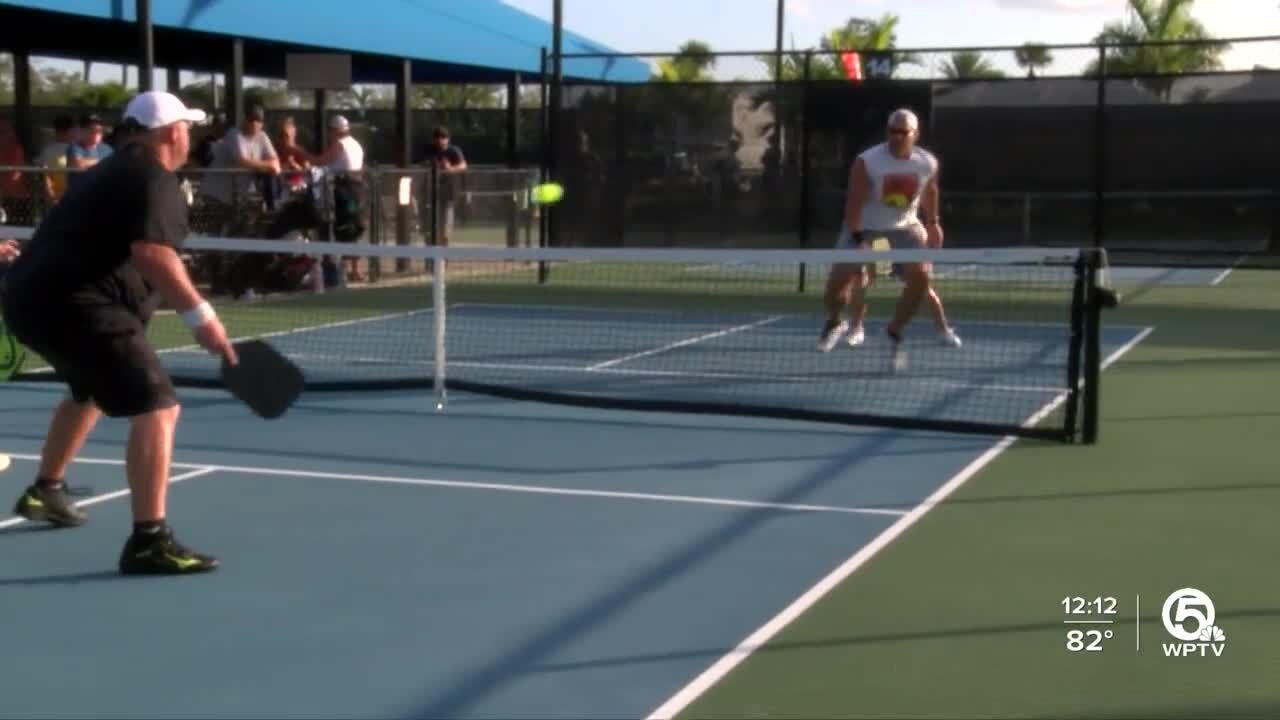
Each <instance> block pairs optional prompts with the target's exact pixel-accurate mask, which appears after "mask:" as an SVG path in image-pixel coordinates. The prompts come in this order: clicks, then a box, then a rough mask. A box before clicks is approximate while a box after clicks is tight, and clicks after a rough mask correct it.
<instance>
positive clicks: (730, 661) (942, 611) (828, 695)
mask: <svg viewBox="0 0 1280 720" xmlns="http://www.w3.org/2000/svg"><path fill="white" fill-rule="evenodd" d="M1278 311H1280V276H1278V275H1277V274H1276V273H1274V272H1269V271H1248V270H1237V271H1235V272H1233V273H1231V274H1230V275H1228V276H1226V277H1224V278H1221V279H1219V282H1218V284H1217V285H1213V286H1210V285H1200V286H1198V287H1178V286H1168V285H1165V286H1155V287H1149V288H1146V289H1144V290H1143V292H1141V293H1140V294H1139V295H1138V296H1136V297H1131V298H1129V299H1128V301H1127V302H1125V303H1124V305H1123V306H1122V307H1121V308H1119V309H1117V310H1115V311H1111V312H1110V313H1109V316H1108V322H1109V323H1113V324H1125V325H1134V326H1137V325H1142V326H1154V328H1155V330H1154V332H1153V333H1151V334H1150V335H1149V336H1148V337H1147V338H1146V339H1145V341H1144V342H1142V343H1140V344H1139V345H1138V346H1137V347H1136V348H1135V349H1134V350H1133V351H1132V352H1131V353H1129V354H1128V355H1126V356H1125V357H1124V358H1123V359H1122V360H1121V361H1120V362H1118V363H1116V364H1115V365H1114V366H1113V367H1111V368H1110V369H1109V370H1108V371H1107V373H1106V374H1105V375H1104V378H1103V393H1102V398H1103V407H1102V427H1103V431H1102V438H1101V442H1100V444H1098V445H1097V446H1094V447H1079V446H1056V445H1051V444H1044V443H1037V442H1018V443H1014V444H1013V445H1012V446H1011V447H1009V449H1008V450H1007V451H1006V452H1003V453H1002V454H1000V455H999V456H998V457H997V458H996V459H995V460H994V461H993V462H991V463H990V464H989V465H987V466H986V467H985V468H983V469H982V470H981V471H980V472H978V473H976V474H975V475H974V476H973V477H972V478H970V479H968V480H967V482H964V483H963V484H962V485H960V486H959V488H958V489H956V490H955V491H954V492H953V493H952V494H951V495H950V496H948V497H946V498H945V500H943V501H941V502H940V503H939V504H937V505H936V506H934V507H933V508H932V509H931V510H930V511H928V512H927V513H924V514H923V515H921V516H920V519H919V521H918V522H916V523H914V524H911V525H909V527H908V529H907V530H906V531H905V532H903V533H902V534H901V535H900V536H898V537H896V539H894V540H893V542H891V543H890V544H888V545H887V546H886V547H884V548H882V549H881V550H880V552H878V553H874V554H872V555H871V556H870V559H868V560H867V561H866V562H865V563H858V562H857V561H855V563H853V564H856V565H857V568H856V572H854V573H853V574H852V575H850V576H849V577H848V578H847V579H846V580H844V581H843V582H840V583H838V584H834V589H832V590H831V591H830V592H829V593H826V594H825V595H821V597H820V599H817V601H816V603H813V604H812V606H809V604H808V603H805V604H804V605H803V606H799V607H793V608H790V610H792V611H795V612H789V613H785V614H784V616H783V617H782V618H781V619H780V621H779V622H777V623H775V626H774V627H773V628H771V629H774V630H776V629H777V628H778V627H780V628H781V629H780V631H779V632H777V633H776V634H764V635H759V636H755V637H752V638H751V639H750V640H751V642H749V643H745V644H744V647H741V648H739V651H738V652H737V653H736V655H734V654H731V655H730V656H729V657H728V658H727V659H724V660H721V658H722V656H724V652H720V651H717V652H708V653H707V656H706V658H705V660H706V665H707V666H708V667H712V665H713V663H717V661H720V662H719V663H718V664H717V665H716V666H715V667H713V669H712V671H709V672H708V674H705V675H704V676H702V677H700V678H698V679H697V680H695V681H694V682H693V683H691V685H690V686H689V687H687V688H686V689H685V692H684V693H683V694H682V695H679V696H677V697H676V698H673V701H672V702H671V703H669V704H668V705H666V706H664V708H663V709H662V711H661V712H659V713H658V714H660V715H665V714H667V713H668V712H678V714H679V716H681V717H687V718H765V717H806V718H819V717H840V718H864V717H916V718H960V717H1002V718H1006V717H1007V718H1012V717H1019V718H1024V717H1056V718H1071V717H1079V718H1084V717H1090V718H1093V717H1165V718H1171V717H1215V718H1226V717H1277V716H1280V684H1278V683H1276V681H1275V680H1276V678H1277V677H1278V676H1280V579H1277V576H1276V574H1275V572H1274V567H1275V562H1276V557H1277V554H1276V549H1277V548H1280V529H1277V524H1276V521H1275V512H1276V507H1277V500H1280V479H1277V476H1276V472H1275V471H1276V468H1277V467H1278V464H1277V462H1276V459H1275V457H1276V456H1275V449H1276V447H1277V443H1278V442H1280V409H1277V402H1276V400H1277V397H1280V395H1277V391H1276V388H1277V387H1280V323H1277V321H1276V318H1277V312H1278ZM904 524H905V522H904ZM891 532H892V531H891ZM847 569H848V568H846V570H847ZM761 582H768V578H767V577H762V578H761ZM1187 587H1191V588H1197V589H1199V590H1201V591H1203V592H1204V593H1206V594H1207V595H1208V596H1209V597H1210V598H1211V599H1212V601H1213V603H1214V604H1215V607H1216V612H1217V619H1216V621H1215V624H1216V625H1217V626H1218V627H1220V628H1221V629H1222V630H1223V631H1224V632H1225V635H1226V640H1225V643H1224V649H1223V650H1222V655H1221V656H1220V657H1215V656H1213V655H1212V654H1210V655H1209V656H1208V657H1199V656H1196V657H1190V658H1185V657H1167V656H1166V654H1165V651H1164V649H1163V646H1164V645H1165V644H1166V643H1171V642H1176V641H1175V640H1174V639H1173V638H1172V637H1171V636H1170V635H1169V634H1168V633H1167V632H1166V630H1165V628H1164V625H1163V623H1162V620H1161V611H1162V605H1163V603H1164V601H1165V599H1166V597H1168V596H1169V595H1170V594H1171V593H1173V592H1174V591H1177V590H1179V589H1181V588H1187ZM814 595H815V596H816V595H820V593H815V594H814ZM1069 596H1080V597H1084V598H1095V597H1098V596H1112V597H1114V598H1115V599H1116V614H1115V616H1114V621H1115V622H1114V624H1110V625H1076V626H1074V627H1075V628H1078V629H1081V630H1090V629H1096V630H1098V631H1100V632H1102V633H1111V635H1110V637H1109V638H1108V637H1106V636H1105V635H1104V637H1103V641H1102V643H1101V644H1102V648H1103V649H1102V650H1101V651H1100V652H1071V651H1069V650H1068V649H1067V632H1068V630H1070V629H1072V628H1071V627H1070V626H1068V625H1066V624H1065V622H1064V621H1065V620H1066V619H1067V616H1066V615H1065V614H1064V610H1063V604H1062V602H1063V599H1064V598H1066V597H1069ZM808 599H809V600H812V599H813V598H812V597H811V598H808ZM800 609H803V610H804V612H798V611H799V610H800ZM793 615H794V616H795V617H793ZM1099 617H1103V616H1098V615H1094V616H1089V617H1087V618H1086V619H1097V618H1099ZM1106 617H1108V618H1110V617H1111V616H1106ZM782 620H789V621H790V622H783V621H782ZM765 640H767V642H764V641H765ZM761 642H764V644H763V645H760V643H761ZM709 650H710V649H709ZM744 657H745V659H743V658H744ZM726 671H727V674H726Z"/></svg>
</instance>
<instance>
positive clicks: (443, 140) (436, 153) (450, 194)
mask: <svg viewBox="0 0 1280 720" xmlns="http://www.w3.org/2000/svg"><path fill="white" fill-rule="evenodd" d="M423 164H424V165H427V166H428V167H430V166H431V165H435V167H436V171H437V173H438V176H439V183H440V193H439V199H440V214H439V222H440V224H439V225H437V226H436V244H437V245H448V244H449V236H450V235H451V234H452V233H453V222H454V214H455V209H456V206H457V201H458V196H459V195H460V194H461V192H460V191H461V187H460V186H461V178H462V173H464V172H466V170H467V158H466V156H465V155H463V153H462V148H460V147H458V146H457V145H454V144H453V143H452V142H451V141H450V139H449V129H448V128H444V127H437V128H436V129H435V130H433V131H432V132H431V146H430V147H429V148H427V156H426V158H424V159H423ZM428 189H429V188H428ZM423 206H424V207H430V203H429V202H428V203H423ZM427 239H428V241H429V240H430V238H429V237H428V238H427Z"/></svg>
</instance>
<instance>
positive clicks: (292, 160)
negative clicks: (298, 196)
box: [279, 115, 314, 192]
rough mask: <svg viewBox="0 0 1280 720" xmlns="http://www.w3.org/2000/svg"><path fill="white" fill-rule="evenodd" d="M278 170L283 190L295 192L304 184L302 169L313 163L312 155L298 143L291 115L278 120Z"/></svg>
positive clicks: (296, 127) (304, 177)
mask: <svg viewBox="0 0 1280 720" xmlns="http://www.w3.org/2000/svg"><path fill="white" fill-rule="evenodd" d="M279 139H280V171H281V172H282V173H283V175H282V176H281V178H280V179H281V182H282V184H283V186H284V190H285V192H296V191H298V190H301V189H302V188H303V187H304V186H305V184H306V175H304V174H303V173H304V171H305V170H306V169H307V168H309V167H311V165H312V164H313V160H314V156H312V154H311V153H309V152H307V150H306V148H303V147H302V146H301V145H299V144H298V124H297V122H295V121H294V119H293V116H292V115H286V116H285V117H284V119H282V120H281V121H280V138H279Z"/></svg>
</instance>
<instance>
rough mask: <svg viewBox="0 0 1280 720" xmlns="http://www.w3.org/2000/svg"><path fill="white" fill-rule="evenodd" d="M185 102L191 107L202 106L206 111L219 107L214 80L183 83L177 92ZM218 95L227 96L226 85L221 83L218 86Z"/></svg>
mask: <svg viewBox="0 0 1280 720" xmlns="http://www.w3.org/2000/svg"><path fill="white" fill-rule="evenodd" d="M175 94H176V95H177V96H178V97H179V98H180V99H181V100H182V102H183V103H185V104H186V105H188V106H190V107H196V108H201V109H202V110H204V111H205V112H213V111H214V110H216V109H217V108H218V103H217V102H215V99H214V95H215V88H214V86H213V80H201V81H199V82H194V83H188V84H186V85H183V86H182V87H181V88H179V89H178V92H177V93H175ZM216 95H217V97H219V98H225V97H226V87H225V86H223V85H222V84H221V83H219V84H218V87H217V88H216Z"/></svg>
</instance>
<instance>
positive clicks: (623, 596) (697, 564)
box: [405, 389, 973, 717]
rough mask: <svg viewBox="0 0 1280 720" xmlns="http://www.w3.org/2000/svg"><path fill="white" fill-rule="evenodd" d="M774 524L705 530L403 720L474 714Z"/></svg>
mask: <svg viewBox="0 0 1280 720" xmlns="http://www.w3.org/2000/svg"><path fill="white" fill-rule="evenodd" d="M972 392H973V391H972V390H971V389H957V390H955V391H952V392H948V393H942V394H940V395H939V397H938V398H937V399H936V400H934V403H933V404H932V406H931V407H926V408H924V410H925V411H926V412H939V411H941V410H942V409H944V408H946V407H948V406H949V405H950V404H951V403H957V402H963V401H964V400H965V398H966V397H967V396H969V395H970V394H972ZM901 440H902V434H901V433H900V432H898V431H894V430H891V429H885V430H881V431H878V432H873V433H869V434H866V435H864V436H862V437H859V438H858V439H857V440H856V441H855V442H853V443H850V444H849V445H848V446H847V447H846V448H845V449H844V450H843V451H842V452H840V453H839V454H837V455H836V456H834V457H832V458H831V459H830V460H828V461H826V462H824V463H822V464H821V465H819V466H817V467H812V468H810V469H809V470H808V471H807V472H805V473H803V474H800V475H798V476H797V477H796V478H795V479H794V480H793V481H792V482H791V483H789V484H788V485H786V486H785V487H783V488H781V489H780V490H779V491H778V492H775V493H773V494H771V495H770V496H768V497H767V498H761V499H762V500H765V501H767V502H770V503H775V504H782V503H788V504H791V503H802V502H805V500H806V498H809V497H810V496H812V495H813V493H815V492H817V491H819V490H821V489H823V488H826V487H828V486H830V485H831V484H832V483H835V482H839V480H840V479H841V478H848V477H851V476H854V477H856V476H857V474H858V472H859V471H860V469H861V468H864V467H865V466H866V464H867V463H868V462H869V461H870V460H871V459H872V458H876V457H879V456H881V453H884V452H885V451H887V450H890V449H891V448H893V446H894V445H895V444H896V443H899V442H901ZM943 481H944V478H941V477H939V478H938V483H939V485H941V484H942V482H943ZM775 516H776V514H775V513H773V512H771V511H766V510H760V509H753V510H747V511H744V512H741V513H735V514H734V515H733V516H732V517H730V518H729V519H726V520H725V521H723V522H721V523H718V524H715V525H713V526H711V527H708V528H707V529H706V530H705V531H704V532H702V533H699V534H698V535H697V536H696V537H693V538H691V539H690V540H689V541H688V542H686V543H683V544H682V545H681V546H679V547H678V548H676V549H674V550H672V551H671V552H669V553H666V554H664V555H662V556H660V557H657V558H655V559H654V560H653V561H652V562H651V563H650V564H648V565H647V566H645V567H643V568H639V569H637V570H636V571H634V572H633V573H630V574H628V575H627V576H626V577H625V578H623V579H622V580H620V581H619V582H618V583H617V584H616V585H615V586H614V587H612V588H611V589H609V590H607V591H604V592H601V593H599V594H597V595H595V596H593V597H589V598H586V599H585V600H584V601H583V602H582V603H581V604H580V605H578V606H576V607H572V608H569V609H567V610H566V611H565V612H564V613H563V614H561V615H560V616H559V617H558V618H556V619H553V620H551V621H550V622H548V623H546V624H545V625H543V626H542V627H540V628H531V629H530V631H529V632H528V634H527V635H525V636H524V637H523V638H513V639H512V641H511V645H510V647H509V649H507V651H506V652H503V653H502V654H501V657H500V658H499V659H497V660H495V661H493V662H489V663H485V664H481V665H478V666H475V667H471V668H466V669H465V673H464V674H463V675H462V679H461V680H460V681H458V682H456V683H454V684H453V685H451V686H448V687H445V688H443V689H442V690H441V691H439V692H436V693H432V694H430V695H425V696H424V697H423V698H422V699H421V701H420V702H418V703H415V704H413V705H412V706H411V707H408V708H406V709H405V712H406V713H408V714H411V715H412V716H413V717H457V716H462V715H469V714H472V713H473V711H475V710H477V708H476V706H477V705H478V704H479V703H482V702H484V701H485V700H486V699H487V698H489V697H491V696H492V695H493V694H495V693H496V692H498V691H500V690H502V689H503V688H505V687H507V686H509V685H510V684H512V683H514V682H517V681H519V680H520V679H522V678H527V677H528V676H529V675H530V674H531V673H532V672H533V669H534V668H536V667H540V666H542V665H543V664H544V663H545V662H546V661H547V659H548V658H549V657H552V656H553V655H554V654H555V653H557V652H559V651H561V650H562V649H564V648H565V647H566V646H569V645H572V644H573V643H574V642H575V641H577V640H578V639H580V638H582V637H583V636H585V635H588V634H590V633H592V632H594V631H597V630H599V629H600V628H601V627H603V626H607V625H608V623H610V622H614V621H616V619H617V618H618V616H619V615H621V614H624V613H625V612H627V610H628V609H630V608H631V607H632V606H634V605H636V604H637V603H639V602H641V601H642V600H644V599H646V598H648V597H649V596H650V595H652V594H653V593H655V592H657V591H659V590H660V589H662V588H665V587H668V586H670V585H672V584H673V583H675V582H676V581H677V580H678V579H680V578H681V577H684V576H686V575H689V574H692V573H697V572H698V571H699V569H700V568H702V567H704V566H705V565H706V564H708V563H710V562H713V561H714V560H715V559H716V558H717V556H719V555H721V554H722V553H724V552H726V551H727V550H728V549H729V548H731V547H733V546H734V544H735V543H737V542H738V541H740V540H742V539H743V538H745V537H748V536H750V535H751V534H752V533H754V532H756V531H758V530H759V529H760V528H761V527H762V526H764V525H765V524H766V523H768V522H769V521H770V520H771V519H772V518H773V517H775ZM691 612H693V610H691Z"/></svg>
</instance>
